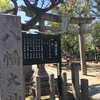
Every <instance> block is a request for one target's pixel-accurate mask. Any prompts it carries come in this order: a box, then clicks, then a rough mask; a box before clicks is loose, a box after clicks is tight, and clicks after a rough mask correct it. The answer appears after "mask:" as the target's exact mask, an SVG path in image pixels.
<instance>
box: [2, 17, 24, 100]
mask: <svg viewBox="0 0 100 100" xmlns="http://www.w3.org/2000/svg"><path fill="white" fill-rule="evenodd" d="M24 99H25V97H24V78H23V61H22V34H21V19H20V17H18V16H12V15H0V100H24Z"/></svg>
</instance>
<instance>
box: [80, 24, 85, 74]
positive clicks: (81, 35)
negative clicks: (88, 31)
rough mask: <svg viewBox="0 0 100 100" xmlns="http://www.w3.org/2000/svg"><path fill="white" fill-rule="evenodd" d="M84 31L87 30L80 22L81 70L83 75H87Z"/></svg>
mask: <svg viewBox="0 0 100 100" xmlns="http://www.w3.org/2000/svg"><path fill="white" fill-rule="evenodd" d="M84 33H85V32H84V27H83V24H79V48H80V61H81V71H82V75H87V68H86V53H85V42H84Z"/></svg>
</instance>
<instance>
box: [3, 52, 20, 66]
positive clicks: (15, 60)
mask: <svg viewBox="0 0 100 100" xmlns="http://www.w3.org/2000/svg"><path fill="white" fill-rule="evenodd" d="M3 61H4V62H5V63H6V66H8V65H10V66H11V65H19V64H20V57H19V53H18V52H17V50H14V51H13V52H12V53H9V52H8V51H6V54H5V55H4V60H3Z"/></svg>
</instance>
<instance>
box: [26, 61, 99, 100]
mask: <svg viewBox="0 0 100 100" xmlns="http://www.w3.org/2000/svg"><path fill="white" fill-rule="evenodd" d="M86 65H87V75H85V76H84V75H82V73H81V70H79V83H80V80H81V79H88V84H89V86H88V89H89V100H100V76H98V74H99V71H100V63H94V62H87V63H86ZM45 69H46V71H47V73H48V74H54V76H55V78H56V77H57V68H56V67H54V65H53V64H46V66H45ZM62 69H63V70H62V72H65V73H66V74H67V84H68V92H70V93H72V88H71V83H72V80H71V71H70V70H66V69H65V68H62ZM26 100H33V99H31V97H29V98H27V99H26ZM41 100H49V96H44V97H42V98H41ZM56 100H58V99H57V98H56Z"/></svg>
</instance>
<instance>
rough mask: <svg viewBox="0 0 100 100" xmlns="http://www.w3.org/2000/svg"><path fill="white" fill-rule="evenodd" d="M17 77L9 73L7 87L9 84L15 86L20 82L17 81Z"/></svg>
mask: <svg viewBox="0 0 100 100" xmlns="http://www.w3.org/2000/svg"><path fill="white" fill-rule="evenodd" d="M17 78H18V77H17V76H16V75H13V73H10V77H9V78H8V79H7V80H8V87H9V86H10V85H11V84H14V85H15V86H17V85H19V84H20V83H19V82H17V81H16V80H15V79H17Z"/></svg>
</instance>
